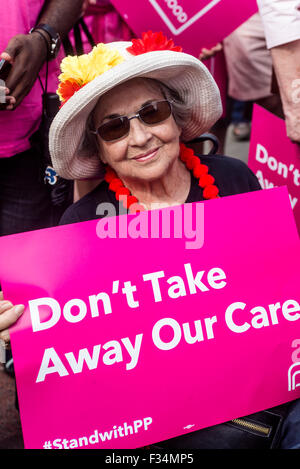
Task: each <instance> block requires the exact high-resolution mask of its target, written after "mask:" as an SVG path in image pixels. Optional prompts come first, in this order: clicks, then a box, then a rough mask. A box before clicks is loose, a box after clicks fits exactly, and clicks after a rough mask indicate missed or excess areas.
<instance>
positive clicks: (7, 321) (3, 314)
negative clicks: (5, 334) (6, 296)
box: [0, 301, 24, 331]
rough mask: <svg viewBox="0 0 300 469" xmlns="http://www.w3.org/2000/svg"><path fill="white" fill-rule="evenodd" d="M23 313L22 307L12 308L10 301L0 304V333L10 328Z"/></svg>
mask: <svg viewBox="0 0 300 469" xmlns="http://www.w3.org/2000/svg"><path fill="white" fill-rule="evenodd" d="M23 311H24V305H16V306H13V305H12V304H11V303H10V301H1V302H0V331H4V330H5V329H8V328H9V327H11V326H12V325H13V324H14V323H15V322H16V321H17V320H18V319H19V317H20V316H21V314H22V313H23Z"/></svg>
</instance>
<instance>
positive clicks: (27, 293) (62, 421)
mask: <svg viewBox="0 0 300 469" xmlns="http://www.w3.org/2000/svg"><path fill="white" fill-rule="evenodd" d="M171 214H173V217H174V220H175V222H174V230H173V229H171V230H170V233H171V235H170V233H168V230H167V229H166V226H163V225H160V226H159V227H158V226H157V223H158V220H159V219H160V218H159V216H160V215H161V216H162V218H163V220H165V217H166V216H167V215H169V216H170V215H171ZM203 214H204V217H203ZM171 219H172V217H171ZM176 222H177V223H176ZM183 225H184V235H182V236H180V230H179V228H180V227H182V226H183ZM195 227H196V228H195ZM108 228H109V231H108ZM158 228H159V229H158ZM108 232H109V236H110V237H106V236H107V234H108ZM147 232H148V238H147V236H146V235H147ZM116 233H117V234H118V237H116V236H115V234H116ZM149 234H151V237H150V238H149ZM0 250H1V266H0V279H1V285H2V287H3V291H4V294H5V298H7V299H10V300H11V301H13V302H14V303H15V304H16V303H23V304H25V307H26V310H25V312H24V314H23V315H22V316H21V318H20V320H19V321H18V323H17V324H16V325H15V326H14V327H13V329H12V330H11V340H12V350H13V357H14V365H15V373H16V380H17V390H18V397H19V404H20V415H21V421H22V428H23V434H24V442H25V447H26V448H47V449H54V448H66V449H67V448H102V449H107V448H115V449H117V448H137V447H141V446H144V445H147V444H151V443H154V442H158V441H161V440H165V439H168V438H171V437H175V436H177V435H180V434H184V433H188V432H190V431H194V430H197V429H200V428H203V427H207V426H211V425H214V424H217V423H220V422H223V421H227V420H230V419H233V418H237V417H241V416H244V415H247V414H250V413H253V412H256V411H259V410H262V409H265V408H269V407H272V406H275V405H278V404H280V403H283V402H286V401H289V400H293V399H296V398H298V397H300V388H299V386H300V382H299V376H298V374H299V369H300V363H298V362H297V361H295V360H293V357H294V356H295V354H294V355H293V353H294V352H295V348H294V346H295V343H296V342H295V340H299V338H300V296H299V261H300V252H299V237H298V233H297V230H296V226H295V223H294V219H293V213H292V210H291V207H290V202H289V198H288V194H287V191H286V188H277V189H273V190H270V191H258V192H253V193H250V194H242V195H239V196H233V197H224V198H221V199H216V200H211V201H207V202H204V203H195V204H187V205H183V206H177V207H172V208H170V209H163V210H158V211H156V210H155V211H151V212H143V213H141V214H139V215H136V216H134V215H130V216H127V215H122V216H119V217H111V218H109V219H103V220H101V221H98V220H92V221H89V222H85V223H77V224H74V225H66V226H61V227H55V228H51V229H46V230H38V231H34V232H29V233H22V234H18V235H12V236H8V237H4V238H1V239H0ZM297 343H298V342H297ZM237 352H238V353H237ZM297 367H298V368H297ZM224 402H226V405H225V406H224Z"/></svg>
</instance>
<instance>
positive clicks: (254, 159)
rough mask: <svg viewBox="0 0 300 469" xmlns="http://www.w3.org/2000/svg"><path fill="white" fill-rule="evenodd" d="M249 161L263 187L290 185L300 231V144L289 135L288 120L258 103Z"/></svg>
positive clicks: (255, 107)
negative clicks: (286, 124) (286, 121)
mask: <svg viewBox="0 0 300 469" xmlns="http://www.w3.org/2000/svg"><path fill="white" fill-rule="evenodd" d="M248 165H249V167H250V168H251V169H252V171H253V172H254V173H255V174H256V176H257V177H258V179H259V182H260V184H261V187H262V188H263V189H269V188H273V187H277V186H287V188H288V192H289V197H290V202H291V205H292V209H293V212H294V216H295V220H296V224H297V227H298V230H299V233H300V147H299V145H296V144H293V143H291V141H290V140H289V138H288V137H287V135H286V127H285V122H284V121H283V120H282V119H280V118H279V117H276V116H275V115H274V114H272V113H270V112H268V111H266V110H265V109H263V108H262V107H260V106H258V105H257V104H256V105H254V109H253V116H252V131H251V141H250V148H249V159H248Z"/></svg>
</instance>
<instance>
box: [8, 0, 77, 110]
mask: <svg viewBox="0 0 300 469" xmlns="http://www.w3.org/2000/svg"><path fill="white" fill-rule="evenodd" d="M83 5H84V0H47V1H45V4H44V7H43V9H42V10H41V12H40V15H39V19H38V24H41V23H44V24H49V25H50V26H52V28H54V29H55V30H56V31H57V32H58V33H59V35H60V36H61V38H63V37H64V36H65V35H66V34H67V33H68V32H69V31H70V30H71V29H72V27H73V25H74V24H75V23H76V21H77V20H78V19H79V18H80V16H81V14H82V8H83ZM39 31H40V32H39V33H38V32H33V33H32V34H18V35H17V36H14V37H13V38H12V39H11V40H10V41H9V43H8V45H7V47H6V49H5V51H4V52H3V53H2V54H1V58H2V59H5V60H7V61H9V62H10V63H11V64H12V69H11V71H10V73H9V76H8V78H7V80H6V86H7V95H8V99H7V101H8V106H7V109H15V108H16V107H17V106H18V105H19V104H20V103H21V102H22V100H23V99H24V98H25V96H26V95H27V94H28V93H29V92H30V90H31V88H32V87H33V85H34V83H35V81H36V79H37V76H38V73H39V71H40V69H41V67H42V65H43V64H44V63H45V61H46V59H47V53H48V49H47V43H46V41H47V42H48V43H50V38H49V36H48V34H47V33H46V32H44V31H42V30H39ZM41 34H42V35H43V37H42V36H41Z"/></svg>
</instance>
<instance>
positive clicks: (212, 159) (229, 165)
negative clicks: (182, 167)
mask: <svg viewBox="0 0 300 469" xmlns="http://www.w3.org/2000/svg"><path fill="white" fill-rule="evenodd" d="M199 158H200V159H201V162H202V163H203V164H207V165H208V166H210V167H218V168H219V167H221V168H222V169H228V170H232V169H234V170H236V171H247V170H248V169H249V168H248V166H247V165H246V163H245V162H244V161H242V160H241V159H239V158H234V157H232V156H225V155H219V154H217V155H200V156H199Z"/></svg>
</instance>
